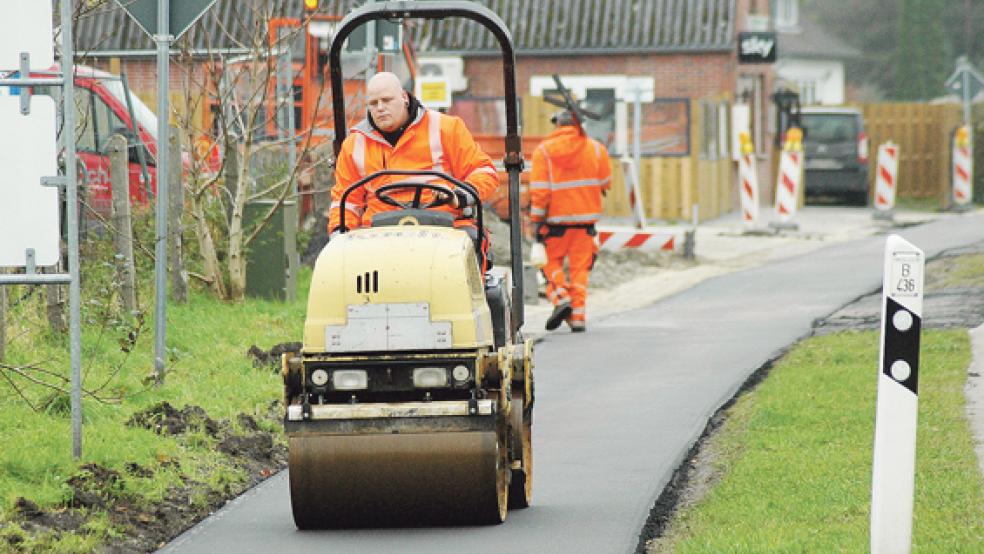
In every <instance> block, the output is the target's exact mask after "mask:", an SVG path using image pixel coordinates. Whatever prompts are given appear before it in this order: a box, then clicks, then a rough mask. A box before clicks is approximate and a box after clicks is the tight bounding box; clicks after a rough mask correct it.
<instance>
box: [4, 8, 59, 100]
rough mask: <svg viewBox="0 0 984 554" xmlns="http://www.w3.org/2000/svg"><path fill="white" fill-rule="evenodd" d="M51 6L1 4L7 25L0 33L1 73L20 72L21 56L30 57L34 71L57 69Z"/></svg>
mask: <svg viewBox="0 0 984 554" xmlns="http://www.w3.org/2000/svg"><path fill="white" fill-rule="evenodd" d="M51 4H52V3H51V2H45V1H41V2H39V1H38V0H3V2H0V16H2V17H3V19H4V20H5V21H7V23H8V24H7V26H6V27H4V29H3V32H2V33H0V69H19V68H20V54H21V52H27V53H28V54H30V55H31V69H48V68H49V67H51V66H52V65H54V63H55V56H54V39H53V34H52V32H51ZM17 110H18V111H19V110H20V107H18V108H17Z"/></svg>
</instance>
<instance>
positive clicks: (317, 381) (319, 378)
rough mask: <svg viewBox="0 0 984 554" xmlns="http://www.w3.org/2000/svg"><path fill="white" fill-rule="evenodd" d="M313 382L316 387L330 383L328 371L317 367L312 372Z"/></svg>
mask: <svg viewBox="0 0 984 554" xmlns="http://www.w3.org/2000/svg"><path fill="white" fill-rule="evenodd" d="M311 384H312V385H314V386H316V387H323V386H325V385H327V384H328V372H327V371H325V370H323V369H316V370H314V371H312V372H311Z"/></svg>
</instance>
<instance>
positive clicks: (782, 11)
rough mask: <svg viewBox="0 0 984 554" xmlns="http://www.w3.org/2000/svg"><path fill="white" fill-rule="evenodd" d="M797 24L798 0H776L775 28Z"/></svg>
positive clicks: (793, 26)
mask: <svg viewBox="0 0 984 554" xmlns="http://www.w3.org/2000/svg"><path fill="white" fill-rule="evenodd" d="M798 25H799V0H776V28H777V29H793V28H796V27H797V26H798Z"/></svg>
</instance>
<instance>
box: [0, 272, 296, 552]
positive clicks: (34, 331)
mask: <svg viewBox="0 0 984 554" xmlns="http://www.w3.org/2000/svg"><path fill="white" fill-rule="evenodd" d="M309 282H310V270H309V269H305V270H304V271H302V273H301V275H300V277H299V283H298V293H299V294H298V298H297V300H296V301H294V302H290V303H286V302H278V301H264V300H258V299H247V300H245V301H244V302H242V303H229V302H223V301H220V300H216V299H215V298H214V297H212V296H211V295H209V294H207V293H205V292H202V291H195V290H192V291H191V292H190V295H189V301H188V302H187V303H186V304H181V305H179V304H169V306H168V336H167V339H168V340H167V344H168V363H167V365H168V373H167V375H166V379H165V381H164V383H163V385H161V386H153V385H151V384H149V383H148V381H147V379H146V378H147V376H148V375H149V374H150V373H151V370H152V359H153V343H154V340H153V330H152V328H153V323H152V322H153V314H152V313H149V312H148V313H146V314H145V316H144V317H143V321H142V322H141V320H140V318H136V319H128V318H125V317H120V316H119V314H118V313H116V312H118V310H117V308H115V307H113V306H114V305H115V299H114V298H113V295H114V294H115V293H114V292H113V291H112V290H108V291H107V296H106V297H105V298H100V297H99V293H98V291H95V292H91V291H93V290H94V288H93V286H89V287H88V288H87V289H86V290H87V291H90V292H89V294H88V296H87V297H86V298H84V300H85V306H84V308H83V340H82V342H83V347H82V350H83V355H82V358H83V359H82V363H83V386H84V388H85V389H86V390H88V391H90V392H91V393H92V394H89V395H86V396H85V399H84V401H83V412H84V425H83V444H82V447H83V456H82V459H81V460H74V459H73V458H72V455H71V445H72V440H71V421H70V414H69V409H68V407H69V400H68V395H67V394H66V392H65V389H66V388H67V383H65V381H64V379H65V378H66V377H67V376H68V374H69V363H68V349H67V337H66V336H64V335H60V334H52V333H51V332H50V331H46V329H47V326H46V324H45V322H44V316H43V314H44V307H43V306H44V302H43V298H41V296H42V294H41V292H37V293H32V292H31V290H30V289H28V288H27V287H20V288H18V289H15V292H16V294H15V295H13V300H14V301H13V302H12V304H13V305H12V307H11V309H10V312H9V313H8V325H9V327H8V341H9V342H8V344H7V352H6V359H5V360H4V366H3V367H4V368H5V370H4V371H2V372H0V373H2V377H3V379H0V551H4V552H5V551H24V552H34V551H55V552H58V551H62V552H84V551H92V550H98V549H100V548H102V547H104V546H105V545H107V544H115V545H117V546H122V547H123V549H124V550H127V549H132V550H147V549H153V548H155V547H156V546H158V541H160V540H162V539H163V538H167V537H168V536H169V535H170V534H173V533H174V532H176V531H180V530H181V529H182V528H183V526H185V525H187V523H188V517H187V516H188V514H189V513H191V512H194V513H198V514H202V513H208V510H209V509H211V508H214V507H215V506H216V505H218V504H220V503H221V502H223V500H224V499H225V498H227V497H229V496H230V495H231V494H234V493H235V492H237V491H240V490H242V489H244V488H245V487H247V486H248V485H249V484H250V482H251V479H252V480H253V481H254V482H255V480H256V475H257V474H259V475H261V477H265V476H266V475H269V474H270V473H271V472H272V471H274V470H275V469H276V467H277V466H278V464H279V465H282V461H278V460H277V459H275V458H276V456H275V454H276V453H278V452H282V450H283V443H284V441H283V438H282V433H281V432H280V426H279V423H278V421H277V420H276V418H275V416H276V414H277V412H278V410H279V408H278V407H276V405H275V403H276V402H277V401H279V400H280V398H281V395H282V384H281V380H280V375H279V360H277V361H276V365H275V366H274V365H257V364H255V363H254V361H253V359H252V358H250V357H249V356H247V350H248V349H249V348H250V346H251V345H258V346H259V347H260V348H261V349H264V350H266V349H270V348H271V347H272V346H273V345H275V344H278V343H282V342H288V341H298V340H300V336H301V330H302V326H303V321H304V312H305V307H306V302H307V298H306V296H307V289H308V284H309ZM83 285H84V286H85V283H83ZM141 292H142V293H143V294H142V298H144V303H145V304H151V303H152V300H151V299H152V296H150V291H149V290H148V287H147V286H146V283H145V286H144V287H143V288H142V291H141ZM113 313H115V315H113ZM107 314H109V315H107ZM11 368H14V369H11ZM15 370H16V371H15ZM18 371H19V373H18ZM32 379H33V380H32ZM40 381H44V382H48V383H50V384H53V385H55V386H54V387H52V386H42V385H39V384H38V382H40ZM165 402H166V403H167V405H165V404H163V403H165ZM196 407H197V408H196ZM172 408H173V409H172ZM199 408H200V409H199ZM140 414H143V420H142V421H143V422H144V424H143V425H141V424H134V416H138V415H140ZM278 448H279V450H278ZM246 451H254V452H253V453H254V454H256V456H255V457H254V458H253V460H254V461H255V464H253V465H249V464H244V462H243V460H244V459H245V458H244V457H243V456H242V454H243V453H244V452H246ZM178 491H183V492H178ZM135 531H136V532H135ZM140 533H144V534H145V535H146V538H144V539H134V538H133V537H134V536H139V535H140ZM128 541H129V542H128Z"/></svg>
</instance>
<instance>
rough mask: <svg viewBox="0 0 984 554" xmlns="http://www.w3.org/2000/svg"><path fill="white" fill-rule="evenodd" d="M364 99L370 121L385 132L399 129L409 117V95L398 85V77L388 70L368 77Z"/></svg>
mask: <svg viewBox="0 0 984 554" xmlns="http://www.w3.org/2000/svg"><path fill="white" fill-rule="evenodd" d="M366 100H367V102H368V104H369V114H370V115H371V116H372V121H373V122H374V123H375V124H376V126H377V127H379V128H380V129H382V130H383V131H386V132H387V133H389V132H391V131H395V130H397V129H399V128H400V126H401V125H403V124H404V123H406V122H407V119H409V117H410V112H409V110H408V108H409V104H410V97H409V96H408V95H407V92H406V91H405V90H403V87H402V86H401V85H400V79H399V77H397V76H396V75H395V74H393V73H390V72H388V71H383V72H381V73H377V74H375V75H373V76H372V78H371V79H369V83H368V84H367V85H366Z"/></svg>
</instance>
